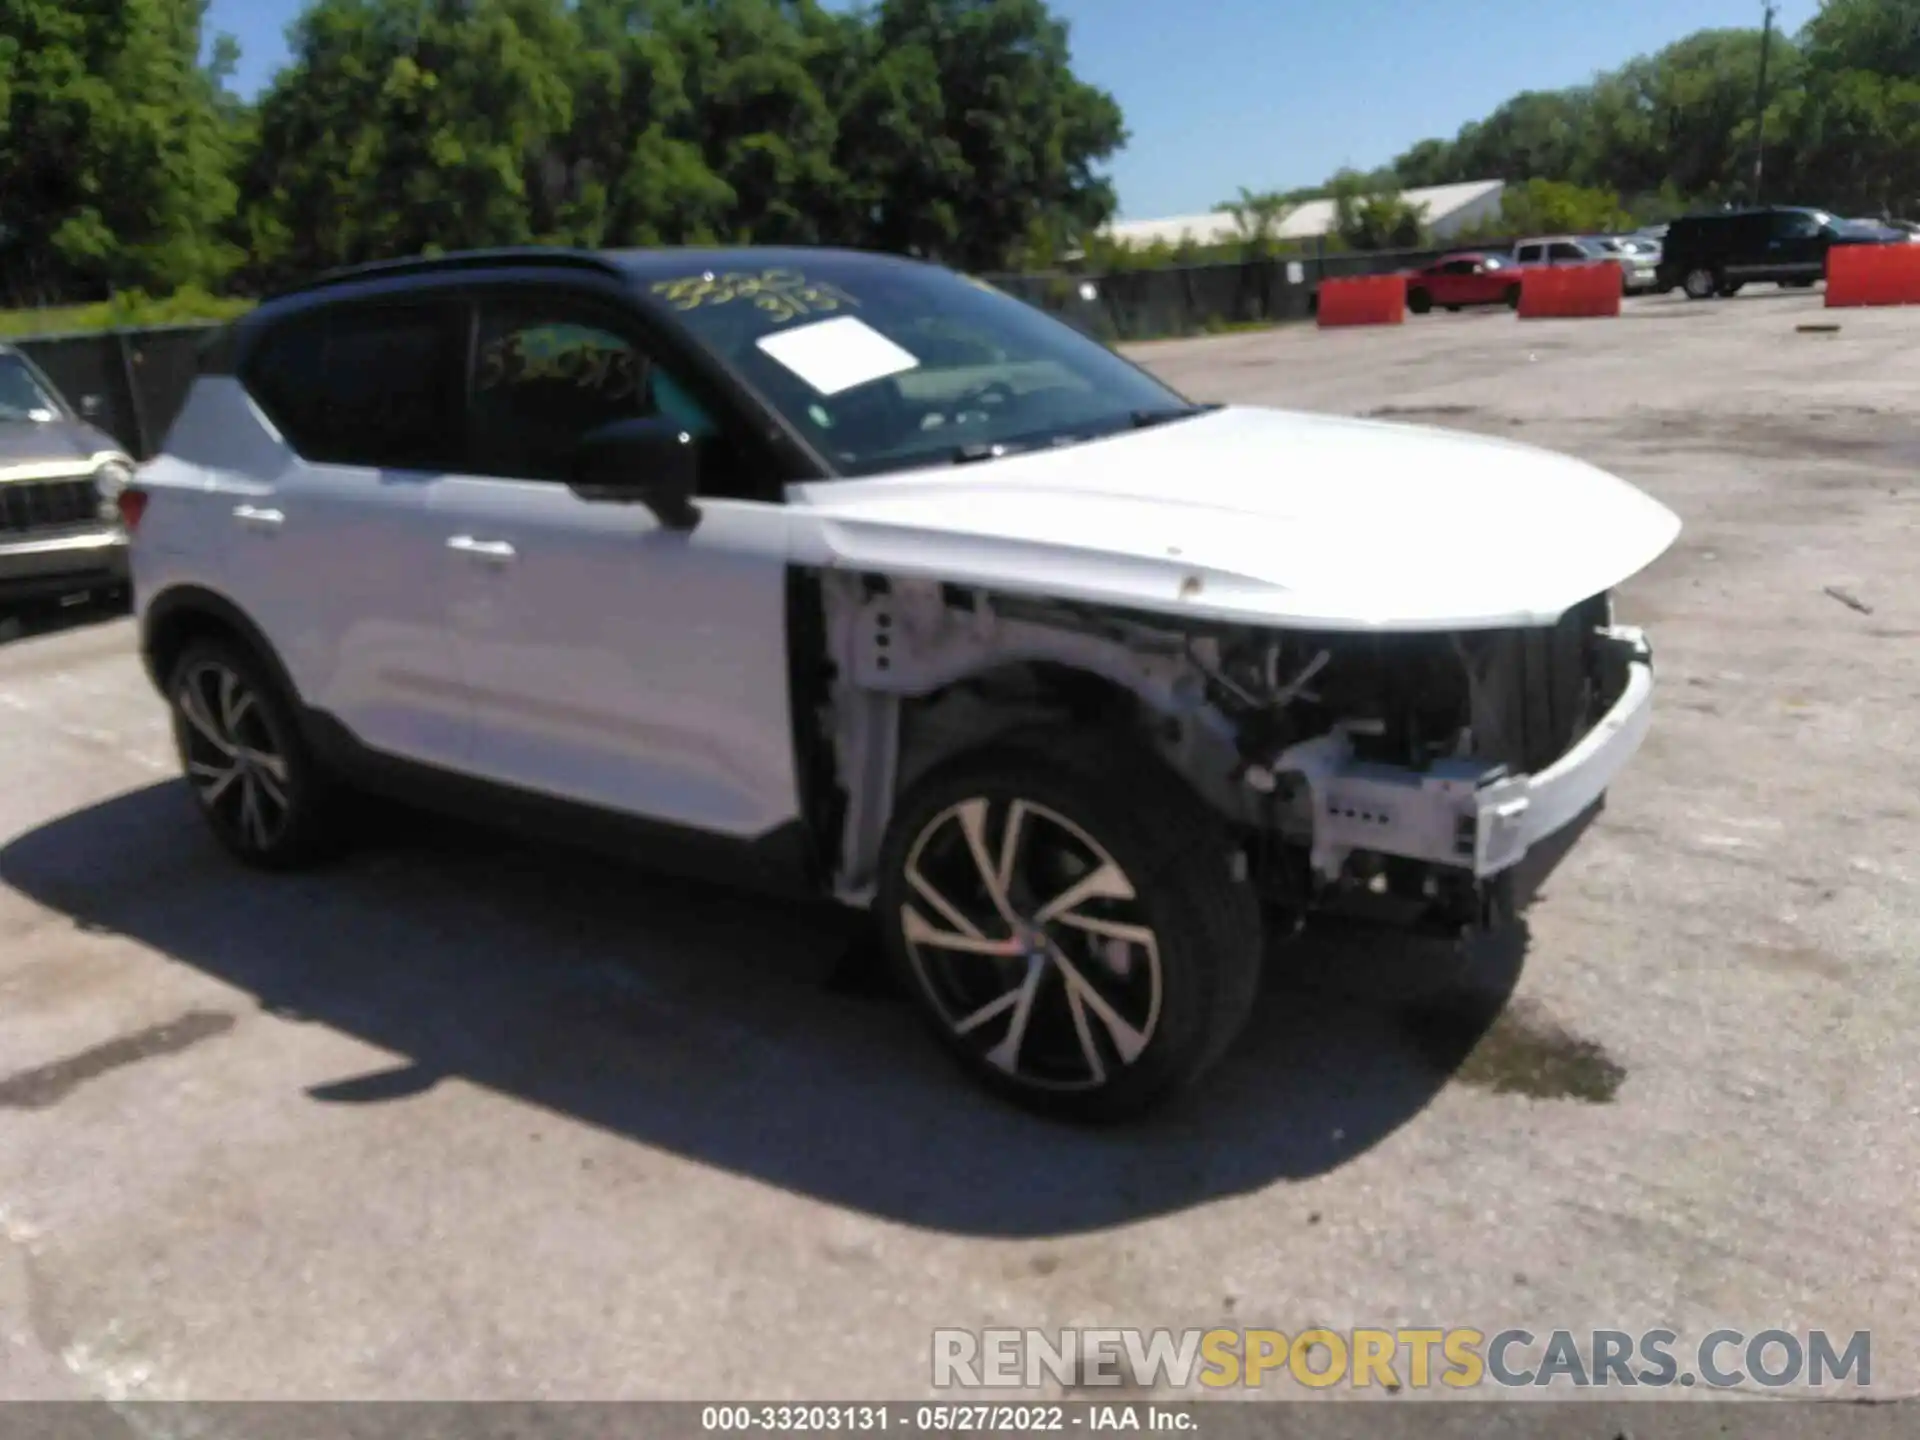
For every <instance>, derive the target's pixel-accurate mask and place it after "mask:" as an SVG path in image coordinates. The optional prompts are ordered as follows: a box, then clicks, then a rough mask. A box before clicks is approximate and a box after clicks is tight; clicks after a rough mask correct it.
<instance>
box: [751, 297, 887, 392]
mask: <svg viewBox="0 0 1920 1440" xmlns="http://www.w3.org/2000/svg"><path fill="white" fill-rule="evenodd" d="M754 343H755V344H756V345H757V346H758V347H759V348H760V350H761V351H762V352H764V353H765V354H766V355H767V356H768V357H769V358H771V359H773V360H776V361H778V362H779V363H780V364H782V365H784V366H786V368H787V369H789V370H791V371H792V372H793V373H794V374H795V375H798V376H799V377H800V378H801V379H802V380H804V381H805V382H806V383H807V384H808V385H810V386H812V387H813V388H814V389H815V390H817V391H819V392H820V393H821V394H822V395H838V394H840V393H842V392H843V391H847V390H851V389H853V388H854V387H855V386H857V385H867V384H870V383H872V382H873V381H875V380H884V379H886V378H887V376H889V375H899V374H902V373H904V372H906V371H908V370H914V369H918V368H919V365H920V361H919V359H918V357H916V356H914V355H912V354H911V353H909V352H908V351H906V350H903V349H901V348H900V346H898V345H896V344H894V343H893V341H891V340H889V339H888V338H887V337H886V336H884V335H882V334H881V333H880V332H879V331H878V330H876V329H874V328H873V327H872V326H871V325H869V324H867V323H866V322H865V321H863V320H858V319H855V318H854V317H853V316H851V315H841V316H838V317H837V318H835V319H832V320H821V321H819V322H817V323H816V324H812V325H802V326H801V327H800V328H799V329H798V330H782V331H779V332H777V333H775V334H772V335H763V336H762V337H761V338H760V339H758V340H756V341H755V342H754Z"/></svg>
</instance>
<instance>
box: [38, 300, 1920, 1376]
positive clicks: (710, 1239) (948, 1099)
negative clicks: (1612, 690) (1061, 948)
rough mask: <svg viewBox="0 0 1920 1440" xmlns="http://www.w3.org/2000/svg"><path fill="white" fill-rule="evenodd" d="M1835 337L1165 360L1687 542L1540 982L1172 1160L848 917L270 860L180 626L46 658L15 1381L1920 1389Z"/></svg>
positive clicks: (1588, 341) (1293, 1029)
mask: <svg viewBox="0 0 1920 1440" xmlns="http://www.w3.org/2000/svg"><path fill="white" fill-rule="evenodd" d="M1819 304H1820V302H1819V299H1818V297H1817V296H1815V297H1806V296H1797V295H1786V294H1781V295H1777V296H1776V295H1774V294H1772V293H1770V292H1756V293H1753V294H1750V295H1746V296H1742V297H1740V298H1739V299H1737V300H1734V301H1730V302H1723V303H1715V304H1709V305H1690V304H1687V303H1685V302H1682V301H1678V300H1652V301H1643V302H1633V303H1631V304H1630V305H1629V307H1628V311H1627V314H1626V315H1625V316H1623V317H1622V318H1621V319H1620V320H1618V321H1611V322H1609V321H1565V322H1520V321H1516V320H1514V319H1513V318H1512V317H1510V316H1508V315H1506V314H1504V313H1500V314H1487V315H1461V316H1446V315H1438V316H1430V317H1425V318H1420V319H1410V320H1409V322H1408V323H1407V325H1406V326H1405V327H1404V328H1400V329H1394V330H1371V331H1350V332H1335V333H1326V334H1322V333H1318V332H1316V331H1313V330H1311V329H1305V328H1302V329H1293V330H1286V331H1281V332H1276V333H1271V334H1249V335H1241V336H1235V337H1232V338H1227V339H1218V340H1206V341H1192V342H1174V343H1168V344H1162V345H1154V346H1147V347H1142V348H1141V349H1140V351H1139V354H1140V358H1141V359H1142V360H1143V361H1144V362H1145V363H1147V364H1148V365H1150V366H1152V367H1153V368H1155V369H1157V370H1158V371H1160V372H1161V373H1163V374H1164V375H1166V376H1168V377H1169V378H1170V379H1172V380H1173V381H1174V382H1175V383H1177V384H1179V385H1181V386H1183V387H1184V388H1185V389H1187V390H1188V391H1189V392H1190V393H1192V394H1194V395H1196V396H1198V397H1203V398H1208V399H1221V400H1234V401H1243V402H1257V403H1268V404H1281V405H1291V406H1297V407H1300V408H1305V409H1315V410H1329V411H1338V412H1343V413H1354V414H1371V415H1382V416H1392V417H1397V418H1401V419H1405V420H1409V421H1414V422H1418V423H1427V424H1435V425H1443V426H1453V427H1464V428H1468V429H1474V430H1482V431H1486V432H1489V433H1493V434H1499V435H1504V436H1511V437H1514V438H1518V439H1522V440H1526V441H1531V442H1534V443H1538V444H1541V445H1545V446H1548V447H1551V448H1554V449H1558V450H1563V451H1568V452H1571V453H1573V454H1577V455H1580V456H1582V457H1584V458H1587V459H1590V460H1592V461H1594V462H1596V463H1599V464H1601V465H1603V466H1605V467H1608V468H1610V469H1613V470H1614V471H1616V472H1618V473H1620V474H1622V475H1624V476H1626V477H1628V478H1629V479H1631V480H1633V481H1635V482H1636V483H1638V484H1640V485H1642V486H1644V487H1645V488H1647V489H1648V490H1649V491H1651V492H1652V493H1653V494H1655V495H1657V496H1658V497H1660V498H1661V499H1662V500H1664V501H1665V502H1666V503H1668V504H1669V505H1671V506H1673V507H1674V508H1675V509H1676V510H1677V511H1678V512H1679V513H1680V514H1681V515H1682V516H1683V517H1684V519H1685V521H1686V525H1687V528H1686V531H1685V533H1684V535H1683V536H1682V538H1681V540H1680V542H1679V544H1678V545H1677V546H1676V547H1675V549H1674V550H1673V551H1671V552H1670V553H1669V554H1668V555H1667V556H1666V557H1665V558H1664V559H1663V560H1662V561H1660V562H1659V563H1658V564H1657V565H1656V566H1655V567H1654V569H1653V570H1651V571H1650V572H1648V573H1647V574H1646V575H1645V576H1643V577H1641V578H1640V579H1638V580H1636V581H1635V582H1633V583H1632V584H1631V585H1630V586H1629V587H1628V588H1627V589H1626V590H1625V591H1624V592H1623V593H1622V595H1621V597H1620V609H1621V615H1622V618H1623V619H1624V620H1627V621H1629V622H1633V623H1641V624H1645V625H1646V626H1648V627H1649V629H1650V630H1651V632H1652V635H1653V639H1654V645H1655V655H1656V660H1657V662H1658V665H1659V672H1660V678H1661V684H1662V690H1661V697H1660V701H1659V714H1658V718H1657V719H1656V721H1655V726H1654V730H1653V733H1652V735H1651V737H1650V739H1649V741H1648V743H1647V746H1646V748H1645V749H1644V750H1643V752H1642V754H1641V756H1640V758H1639V759H1638V761H1637V762H1636V764H1635V765H1634V766H1633V767H1632V768H1631V769H1630V770H1629V772H1628V774H1627V775H1626V777H1625V778H1624V780H1623V781H1622V782H1621V783H1620V785H1619V786H1618V787H1617V789H1616V790H1615V792H1614V795H1613V797H1612V803H1611V805H1610V806H1609V808H1608V809H1607V811H1606V812H1605V813H1604V815H1603V816H1602V817H1601V819H1600V820H1599V821H1598V823H1597V824H1596V825H1594V827H1593V828H1592V829H1591V830H1590V832H1589V833H1588V834H1587V835H1586V837H1585V838H1584V841H1583V843H1582V845H1581V846H1580V847H1579V849H1578V850H1577V851H1576V852H1575V854H1574V856H1573V858H1572V859H1571V860H1569V861H1568V862H1567V864H1566V865H1565V866H1564V867H1563V869H1562V870H1561V871H1560V872H1559V873H1558V874H1557V875H1556V876H1555V877H1554V880H1553V883H1552V884H1551V886H1550V887H1549V889H1548V891H1547V893H1546V894H1545V895H1544V896H1543V897H1542V899H1541V901H1540V903H1539V904H1538V906H1537V908H1536V909H1535V911H1534V912H1533V915H1532V921H1531V928H1530V933H1529V934H1528V935H1527V936H1526V937H1525V940H1526V943H1525V945H1524V946H1523V947H1517V948H1516V951H1513V952H1507V953H1504V954H1502V955H1499V956H1483V957H1481V960H1480V963H1478V964H1477V965H1476V966H1475V968H1474V969H1473V970H1472V972H1471V973H1470V975H1469V977H1468V983H1469V986H1470V988H1469V989H1467V990H1465V991H1461V990H1460V989H1459V988H1458V987H1457V985H1455V986H1450V985H1449V984H1448V983H1447V981H1448V975H1447V974H1446V973H1444V972H1443V970H1442V969H1441V968H1440V967H1437V966H1436V965H1435V963H1434V962H1433V960H1432V957H1431V956H1429V955H1415V954H1405V955H1401V954H1385V953H1382V952H1381V951H1379V950H1377V949H1376V950H1370V951H1368V952H1367V953H1365V954H1349V953H1343V947H1341V946H1338V945H1336V944H1334V943H1332V942H1330V941H1320V942H1313V941H1304V942H1301V943H1299V944H1297V945H1296V946H1294V947H1293V948H1291V949H1288V950H1285V951H1282V952H1280V954H1279V955H1278V956H1277V957H1276V962H1277V963H1276V964H1275V966H1274V974H1273V977H1272V982H1271V983H1270V984H1269V986H1268V987H1267V991H1266V993H1265V995H1264V996H1263V999H1262V1002H1261V1008H1260V1012H1259V1015H1258V1017H1257V1019H1256V1021H1255V1024H1254V1025H1253V1027H1252V1032H1251V1034H1250V1036H1249V1038H1248V1040H1247V1042H1246V1043H1245V1044H1244V1045H1243V1046H1242V1047H1241V1049H1240V1050H1239V1051H1238V1052H1237V1053H1236V1055H1235V1056H1234V1057H1233V1059H1232V1061H1231V1062H1230V1064H1229V1065H1228V1067H1227V1069H1226V1071H1225V1073H1224V1074H1222V1075H1221V1076H1220V1077H1219V1079H1218V1081H1217V1083H1215V1084H1214V1085H1213V1086H1212V1087H1211V1088H1210V1089H1209V1090H1208V1091H1207V1092H1206V1093H1205V1095H1204V1096H1202V1097H1201V1098H1199V1099H1198V1100H1196V1101H1195V1102H1193V1103H1191V1104H1188V1105H1185V1106H1183V1107H1182V1108H1180V1109H1177V1110H1175V1111H1172V1112H1169V1113H1167V1114H1165V1115H1162V1116H1160V1117H1157V1118H1156V1119H1155V1120H1154V1121H1153V1122H1151V1123H1150V1124H1148V1125H1146V1126H1144V1127H1141V1128H1139V1129H1135V1130H1131V1131H1124V1132H1113V1133H1102V1134H1078V1133H1063V1132H1062V1131H1060V1130H1058V1129H1054V1128H1051V1127H1047V1126H1044V1125H1042V1124H1039V1123H1038V1122H1034V1121H1030V1120H1027V1119H1024V1118H1022V1117H1020V1116H1017V1115H1014V1114H1011V1113H1008V1112H1005V1111H1002V1110H1000V1109H997V1108H994V1107H993V1106H991V1105H989V1104H987V1103H984V1102H983V1101H982V1100H980V1099H979V1098H978V1097H977V1096H976V1095H975V1094H974V1092H973V1091H972V1090H971V1089H970V1088H968V1087H967V1086H966V1085H965V1084H964V1083H963V1082H962V1081H961V1080H960V1079H959V1078H957V1077H956V1076H955V1075H953V1074H952V1073H950V1072H949V1070H948V1068H947V1067H946V1065H945V1064H944V1063H943V1062H942V1061H941V1060H940V1059H939V1058H938V1057H937V1056H936V1055H935V1054H934V1053H933V1052H932V1050H931V1047H930V1046H928V1045H927V1044H926V1043H924V1042H923V1040H922V1039H921V1037H920V1035H919V1034H918V1032H917V1030H916V1028H915V1026H914V1023H913V1021H912V1017H911V1016H910V1015H908V1014H907V1013H906V1011H905V1010H904V1008H903V1007H902V1006H901V1005H900V1004H898V1003H896V1002H894V1001H890V1000H885V999H879V998H873V997H867V996H861V995H858V994H845V993H838V992H835V991H834V990H832V989H829V988H827V987H825V986H823V985H822V984H820V983H819V976H820V975H821V973H823V971H824V968H825V967H826V965H827V964H828V963H829V961H830V960H831V958H832V956H833V954H834V953H835V950H836V947H837V945H838V943H839V937H838V936H837V935H836V934H835V933H834V932H833V931H832V930H830V929H828V928H827V927H825V926H824V925H822V924H821V923H819V922H818V921H816V920H815V919H813V918H811V917H809V916H808V915H805V914H800V913H797V912H794V911H791V910H784V909H780V908H776V907H769V906H765V905H760V904H757V903H742V902H740V901H739V900H738V899H736V898H733V897H730V896H726V895H723V894H719V893H716V892H709V891H704V890H698V889H691V888H689V887H686V886H683V885H680V884H677V883H676V884H671V885H667V884H660V883H656V882H654V881H651V880H649V879H646V878H644V877H635V876H633V875H631V874H629V873H626V872H622V871H619V870H617V869H614V868H612V867H608V866H602V865H600V864H598V863H593V862H583V861H581V860H579V859H577V858H574V857H570V856H566V855H561V854H555V853H551V852H545V851H531V850H525V849H518V848H514V847H512V846H509V845H507V844H504V843H499V842H494V841H491V840H488V839H487V838H485V837H482V836H478V835H474V834H471V833H449V832H448V831H447V830H446V829H444V828H443V827H438V826H433V825H421V826H413V827H401V828H399V829H397V830H396V831H395V832H394V833H392V834H391V835H390V836H388V837H386V839H385V840H384V841H383V843H381V844H380V845H378V846H377V847H374V848H371V849H369V850H368V851H366V852H365V853H363V854H361V855H359V856H357V857H356V858H355V859H353V860H352V861H351V862H350V863H349V864H348V865H347V866H346V867H345V868H343V869H341V870H339V871H337V872H334V873H330V874H327V875H324V876H316V877H301V878H285V879H272V880H268V879H262V878H260V877H256V876H251V875H243V874H241V873H238V872H237V871H236V870H235V869H234V868H232V867H231V866H230V865H228V864H226V863H224V862H223V861H222V860H221V859H220V858H219V857H218V856H217V855H216V854H215V853H214V851H213V850H212V848H211V844H210V842H208V841H207V840H205V839H204V838H203V837H202V835H201V832H200V830H199V827H198V826H197V824H196V822H195V821H194V819H193V817H192V816H191V815H190V813H189V811H188V808H187V801H186V799H185V796H184V794H183V791H182V789H181V787H180V786H179V784H178V783H177V781H176V780H175V779H174V773H175V772H174V766H173V762H172V760H171V758H170V754H169V749H168V745H167V739H166V733H165V726H164V720H163V714H162V711H161V708H160V705H159V703H158V702H157V700H156V699H155V698H154V697H153V695H152V694H151V693H150V692H149V691H148V689H147V688H146V686H145V682H144V680H143V679H142V677H141V675H140V673H139V670H138V668H137V665H136V661H135V659H134V655H133V646H132V638H133V637H132V634H131V630H130V626H129V624H128V622H127V621H125V620H124V619H111V618H109V619H104V620H103V619H99V618H97V617H89V618H86V619H84V620H82V621H80V622H79V623H68V624H64V625H60V626H55V627H53V628H51V629H48V630H45V631H44V632H41V633H25V634H23V633H20V631H19V628H18V627H17V626H16V627H14V629H12V630H10V631H6V632H0V634H5V635H11V636H12V637H13V638H11V640H10V641H9V643H5V644H0V781H3V782H4V783H0V1397H5V1398H15V1399H20V1398H69V1397H80V1396H105V1397H107V1398H111V1399H120V1400H125V1399H128V1398H158V1399H166V1398H192V1399H199V1400H214V1399H277V1398H313V1399H331V1398H442V1397H444V1398H509V1397H518V1398H541V1397H593V1398H622V1397H641V1396H656V1397H665V1396H679V1397H706V1398H721V1397H737V1396H755V1397H761V1398H770V1399H780V1398H825V1397H835V1398H842V1399H845V1398H859V1397H873V1398H878V1397H893V1398H910V1397H915V1396H920V1395H923V1394H925V1393H927V1392H928V1389H929V1385H930V1371H929V1355H930V1332H931V1331H932V1330H933V1329H934V1328H935V1327H940V1326H963V1327H974V1326H987V1325H1021V1326H1037V1327H1053V1326H1061V1325H1075V1324H1081V1325H1143V1326H1154V1325H1159V1326H1213V1325H1226V1326H1272V1327H1275V1328H1278V1329H1280V1330H1283V1331H1286V1332H1288V1333H1293V1332H1297V1331H1298V1330H1300V1329H1303V1328H1306V1327H1308V1326H1310V1325H1327V1326H1331V1327H1334V1328H1336V1329H1344V1328H1347V1327H1351V1326H1362V1325H1386V1326H1395V1325H1410V1324H1433V1325H1470V1326H1474V1327H1476V1328H1479V1329H1482V1330H1485V1331H1488V1332H1492V1331H1494V1330H1498V1329H1501V1328H1504V1327H1506V1326H1509V1325H1519V1326H1525V1327H1527V1328H1529V1329H1531V1330H1534V1331H1536V1332H1539V1333H1544V1332H1546V1331H1550V1330H1552V1329H1554V1328H1557V1327H1565V1328H1569V1329H1575V1330H1587V1329H1591V1328H1595V1327H1606V1328H1618V1329H1624V1330H1638V1329H1641V1328H1645V1327H1649V1326H1666V1327H1669V1328H1671V1329H1673V1330H1676V1331H1678V1332H1680V1333H1681V1334H1682V1335H1683V1336H1688V1337H1693V1338H1698V1337H1699V1336H1701V1335H1704V1334H1705V1333H1706V1332H1707V1331H1710V1330H1712V1329H1714V1328H1717V1327H1720V1326H1727V1327H1731V1328H1737V1329H1742V1330H1745V1331H1748V1332H1753V1331H1758V1330H1763V1329H1766V1328H1769V1327H1774V1326H1782V1327H1787V1328H1800V1329H1805V1328H1809V1327H1819V1326H1824V1327H1827V1328H1829V1329H1832V1330H1838V1331H1842V1332H1851V1331H1854V1330H1857V1329H1871V1330H1873V1331H1874V1332H1875V1335H1876V1345H1875V1350H1874V1357H1873V1359H1874V1381H1875V1389H1876V1391H1878V1392H1880V1393H1883V1394H1885V1393H1894V1392H1911V1391H1913V1390H1915V1389H1920V1365H1917V1364H1916V1359H1915V1355H1914V1353H1913V1349H1912V1347H1911V1345H1910V1344H1909V1343H1908V1341H1909V1340H1910V1337H1911V1336H1912V1334H1913V1333H1914V1332H1915V1326H1916V1322H1920V1285H1916V1283H1915V1282H1916V1268H1917V1265H1920V1229H1917V1228H1916V1223H1915V1219H1914V1206H1913V1196H1914V1194H1915V1189H1916V1176H1915V1174H1914V1170H1915V1164H1916V1159H1917V1158H1920V1062H1916V1060H1915V1059H1914V1049H1913V1043H1912V1036H1913V1035H1914V1034H1915V1032H1916V1031H1920V979H1916V975H1915V970H1914V966H1913V961H1914V957H1915V955H1916V954H1920V827H1916V825H1915V823H1914V822H1915V818H1916V807H1920V801H1916V800H1915V798H1914V778H1915V775H1916V773H1920V772H1917V767H1916V761H1915V756H1916V753H1917V751H1920V735H1916V721H1915V719H1914V716H1915V714H1916V706H1915V701H1916V700H1920V658H1916V657H1920V647H1916V645H1915V643H1914V641H1915V640H1916V638H1920V600H1917V599H1916V591H1915V589H1914V587H1913V586H1912V585H1911V584H1910V583H1909V582H1908V581H1905V580H1903V579H1902V578H1901V577H1902V576H1905V575H1911V573H1912V568H1911V567H1912V557H1913V556H1914V554H1915V553H1916V544H1915V542H1916V539H1917V538H1920V536H1916V527H1915V517H1916V515H1917V514H1920V508H1917V507H1916V499H1917V497H1920V488H1916V485H1915V479H1914V477H1915V472H1916V469H1917V468H1920V425H1916V420H1920V402H1917V401H1916V395H1920V312H1913V311H1909V312H1874V313H1863V312H1844V313H1841V314H1840V316H1839V318H1840V320H1841V322H1842V328H1841V330H1840V331H1839V332H1838V333H1837V334H1807V333H1800V332H1799V331H1798V330H1797V329H1796V326H1797V325H1799V324H1802V323H1811V322H1819V321H1825V320H1828V319H1830V318H1832V317H1830V316H1828V315H1827V314H1825V313H1824V312H1822V311H1821V310H1820V308H1819ZM1479 558H1481V557H1472V556H1463V557H1462V559H1461V563H1463V564H1465V563H1474V562H1475V561H1476V560H1477V559H1479ZM1837 597H1838V598H1837ZM75 618H76V617H68V619H69V620H70V621H73V620H75ZM1519 951H1523V953H1519ZM1463 997H1464V998H1463ZM1293 1393H1298V1392H1293Z"/></svg>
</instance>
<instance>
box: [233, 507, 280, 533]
mask: <svg viewBox="0 0 1920 1440" xmlns="http://www.w3.org/2000/svg"><path fill="white" fill-rule="evenodd" d="M233 518H234V519H236V520H238V521H239V522H240V523H241V524H242V525H247V526H251V527H252V528H254V529H256V530H270V529H272V528H274V527H275V526H278V525H284V524H285V523H286V520H287V517H286V516H285V515H283V514H281V513H280V512H279V511H278V510H263V509H261V508H260V507H259V506H258V505H236V506H234V507H233Z"/></svg>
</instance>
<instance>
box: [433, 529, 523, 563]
mask: <svg viewBox="0 0 1920 1440" xmlns="http://www.w3.org/2000/svg"><path fill="white" fill-rule="evenodd" d="M447 548H448V549H449V550H457V551H459V552H460V553H461V554H462V555H471V556H473V557H474V558H475V559H476V560H491V561H494V562H495V563H496V564H505V563H506V562H507V561H509V560H511V559H513V557H514V554H515V553H516V552H515V551H514V548H513V546H511V545H509V544H508V543H507V542H506V541H504V540H476V539H474V538H473V536H471V535H456V536H454V537H453V538H452V539H451V540H449V541H447Z"/></svg>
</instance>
